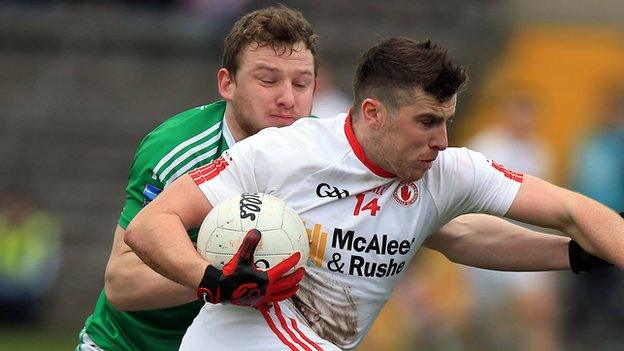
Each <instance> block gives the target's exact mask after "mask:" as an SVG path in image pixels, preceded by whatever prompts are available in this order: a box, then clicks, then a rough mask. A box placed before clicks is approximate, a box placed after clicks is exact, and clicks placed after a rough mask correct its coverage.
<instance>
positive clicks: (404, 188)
mask: <svg viewBox="0 0 624 351" xmlns="http://www.w3.org/2000/svg"><path fill="white" fill-rule="evenodd" d="M392 197H393V198H394V201H396V202H397V203H398V204H399V205H401V206H403V207H408V206H411V205H412V204H413V203H414V202H416V200H417V199H418V187H417V186H416V183H414V182H406V181H402V182H401V183H399V186H397V187H396V189H394V193H392Z"/></svg>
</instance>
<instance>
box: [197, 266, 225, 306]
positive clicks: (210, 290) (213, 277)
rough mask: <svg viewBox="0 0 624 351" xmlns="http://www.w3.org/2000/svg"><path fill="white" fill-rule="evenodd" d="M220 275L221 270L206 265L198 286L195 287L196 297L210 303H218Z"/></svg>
mask: <svg viewBox="0 0 624 351" xmlns="http://www.w3.org/2000/svg"><path fill="white" fill-rule="evenodd" d="M220 277H221V270H219V269H216V268H215V267H213V266H211V265H208V267H206V271H205V272H204V276H203V277H202V280H201V282H200V283H199V288H198V289H197V298H198V299H200V300H204V301H206V302H210V303H219V301H221V296H219V295H220V293H219V278H220Z"/></svg>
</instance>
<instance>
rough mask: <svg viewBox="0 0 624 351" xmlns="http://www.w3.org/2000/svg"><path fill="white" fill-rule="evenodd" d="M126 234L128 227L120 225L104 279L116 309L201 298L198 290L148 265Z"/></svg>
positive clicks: (108, 295) (122, 309) (172, 304)
mask: <svg viewBox="0 0 624 351" xmlns="http://www.w3.org/2000/svg"><path fill="white" fill-rule="evenodd" d="M124 236H125V230H124V229H123V228H122V227H121V226H119V225H118V226H117V228H116V229H115V237H114V240H113V248H112V250H111V254H110V258H109V260H108V264H107V265H106V273H105V282H104V290H105V291H106V297H107V298H108V300H109V301H110V303H111V304H112V305H113V306H114V307H115V308H116V309H118V310H121V311H137V310H150V309H157V308H167V307H172V306H177V305H181V304H184V303H188V302H191V301H194V300H196V299H197V296H196V291H195V290H193V289H190V288H187V287H185V286H182V285H180V284H178V283H176V282H174V281H171V280H169V279H167V278H165V277H163V276H162V275H160V274H158V273H156V272H155V271H154V270H153V269H151V268H150V267H149V266H147V265H146V264H145V263H144V262H143V261H142V260H141V259H140V258H139V257H138V256H137V255H136V254H135V253H134V252H133V251H132V249H131V248H130V247H129V246H128V245H126V243H125V242H124ZM155 291H157V292H158V293H154V292H155Z"/></svg>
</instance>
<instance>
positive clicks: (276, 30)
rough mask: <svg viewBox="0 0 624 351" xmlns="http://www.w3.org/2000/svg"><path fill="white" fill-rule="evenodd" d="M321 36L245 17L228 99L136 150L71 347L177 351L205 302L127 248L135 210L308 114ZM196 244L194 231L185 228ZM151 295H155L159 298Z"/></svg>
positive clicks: (232, 41) (222, 85)
mask: <svg viewBox="0 0 624 351" xmlns="http://www.w3.org/2000/svg"><path fill="white" fill-rule="evenodd" d="M316 45H317V36H316V35H315V34H314V32H313V31H312V28H311V26H310V24H309V23H308V22H307V20H306V19H305V18H304V17H303V16H302V15H301V13H299V12H297V11H294V10H292V9H289V8H287V7H285V6H277V7H268V8H265V9H261V10H257V11H254V12H251V13H249V14H247V15H245V16H244V17H242V18H241V19H240V20H239V21H237V22H236V24H234V27H233V28H232V31H231V32H230V34H229V35H228V36H227V38H226V40H225V50H224V53H223V68H221V69H220V70H219V71H218V73H217V82H218V89H219V93H220V95H221V96H222V97H223V99H224V101H219V102H215V103H212V104H209V105H205V106H201V107H198V108H194V109H191V110H188V111H185V112H182V113H180V114H178V115H176V116H174V117H172V118H170V119H168V120H166V121H165V122H164V123H163V124H161V125H160V126H158V127H157V128H156V129H155V130H153V131H152V132H151V133H149V134H148V135H147V136H146V137H145V138H144V139H143V141H142V142H141V144H140V145H139V147H138V149H137V152H136V155H135V158H134V161H133V162H132V166H131V168H130V175H129V178H128V185H127V187H126V200H125V203H124V208H123V211H122V213H121V216H120V218H119V222H118V226H117V228H116V230H115V236H114V242H113V248H112V251H111V255H110V259H109V262H108V265H107V267H106V277H105V285H104V290H103V291H102V292H101V294H100V296H99V299H98V301H97V304H96V306H95V310H94V312H93V314H92V315H91V316H89V317H88V318H87V320H86V322H85V326H84V329H83V330H82V331H81V332H80V335H79V339H80V340H79V345H78V347H77V350H109V351H112V350H156V351H159V350H177V349H178V347H179V344H180V340H181V339H182V335H183V334H184V332H185V331H186V328H187V327H188V326H189V325H190V324H191V322H192V320H193V318H194V317H195V316H196V315H197V313H198V311H199V309H200V307H201V305H202V304H200V303H199V302H197V296H196V291H195V290H194V289H189V288H186V287H184V286H182V285H179V284H177V283H175V282H173V281H170V280H168V279H166V278H164V277H163V276H161V275H159V274H158V273H156V272H154V271H153V270H152V269H150V268H149V267H148V266H147V265H145V263H143V262H142V261H141V260H140V259H139V258H138V257H137V256H136V254H134V253H133V252H132V250H131V249H130V248H129V247H128V246H127V245H126V244H125V243H124V241H123V238H124V231H125V228H126V227H127V226H128V224H129V223H130V221H131V220H132V218H133V217H134V216H135V215H136V214H137V213H138V212H139V210H140V209H141V208H142V207H143V206H145V205H146V204H147V203H149V202H150V201H151V200H152V199H154V198H155V197H156V196H157V195H158V194H159V193H160V192H161V191H162V189H164V188H165V187H166V186H167V185H169V184H170V183H171V182H172V181H173V180H175V179H176V178H177V177H179V176H180V175H182V174H184V173H186V172H187V171H188V170H191V169H193V168H195V167H198V166H201V165H204V164H207V163H209V162H210V161H212V160H213V159H215V158H217V157H218V156H220V155H221V153H222V152H223V151H225V150H226V149H227V148H228V147H229V146H230V145H232V144H233V143H234V142H236V141H238V140H241V139H243V138H245V137H247V136H249V135H252V134H254V133H256V132H258V131H259V130H261V129H263V128H266V127H272V126H276V127H281V126H286V125H290V124H292V123H293V122H294V121H295V120H296V119H298V118H300V117H302V116H307V115H309V114H310V111H311V109H312V97H313V93H314V89H315V86H316V70H317V58H316V56H317V47H316ZM189 236H190V237H191V239H192V240H193V241H195V239H196V236H197V231H196V230H194V231H189ZM155 292H157V293H155Z"/></svg>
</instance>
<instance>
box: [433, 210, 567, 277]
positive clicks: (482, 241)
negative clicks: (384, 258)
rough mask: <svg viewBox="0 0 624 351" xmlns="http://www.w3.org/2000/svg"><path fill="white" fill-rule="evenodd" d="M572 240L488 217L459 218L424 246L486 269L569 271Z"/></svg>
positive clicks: (478, 215)
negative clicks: (569, 249)
mask: <svg viewBox="0 0 624 351" xmlns="http://www.w3.org/2000/svg"><path fill="white" fill-rule="evenodd" d="M569 242H570V239H569V238H566V237H562V236H558V235H551V234H544V233H539V232H535V231H532V230H529V229H526V228H523V227H521V226H518V225H515V224H513V223H510V222H508V221H506V220H504V219H502V218H498V217H495V216H490V215H485V214H467V215H463V216H459V217H457V218H455V219H453V220H451V221H450V222H449V223H447V224H446V225H445V226H444V227H442V228H440V229H439V230H438V231H437V232H435V233H433V234H431V235H430V236H429V237H428V238H427V239H426V240H425V242H424V243H423V246H425V247H428V248H430V249H433V250H437V251H440V252H441V253H442V254H444V255H445V256H446V257H447V258H448V259H449V260H451V261H452V262H455V263H460V264H464V265H467V266H473V267H478V268H484V269H492V270H503V271H538V270H561V269H569V268H570V263H569V258H568V243H569Z"/></svg>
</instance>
